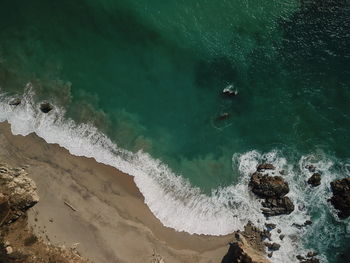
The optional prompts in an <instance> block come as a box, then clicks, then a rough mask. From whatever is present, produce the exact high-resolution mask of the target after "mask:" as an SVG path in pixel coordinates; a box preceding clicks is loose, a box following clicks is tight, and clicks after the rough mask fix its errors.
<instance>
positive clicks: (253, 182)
mask: <svg viewBox="0 0 350 263" xmlns="http://www.w3.org/2000/svg"><path fill="white" fill-rule="evenodd" d="M249 186H250V187H251V189H252V192H253V193H254V194H256V195H257V196H258V197H261V198H269V197H282V196H284V195H286V194H287V193H288V192H289V186H288V183H286V182H285V181H284V180H283V178H282V177H281V176H268V175H263V174H261V173H257V172H256V173H254V174H252V176H251V178H250V182H249Z"/></svg>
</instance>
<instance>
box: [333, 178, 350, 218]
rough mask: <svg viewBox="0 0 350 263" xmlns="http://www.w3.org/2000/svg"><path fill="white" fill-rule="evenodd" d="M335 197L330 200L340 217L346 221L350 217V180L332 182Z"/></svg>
mask: <svg viewBox="0 0 350 263" xmlns="http://www.w3.org/2000/svg"><path fill="white" fill-rule="evenodd" d="M331 189H332V192H333V196H332V198H331V199H330V201H331V203H332V205H333V206H334V208H336V209H337V210H338V216H339V217H340V218H341V219H345V218H347V217H349V216H350V178H345V179H341V180H335V181H333V182H331Z"/></svg>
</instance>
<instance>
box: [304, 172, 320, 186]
mask: <svg viewBox="0 0 350 263" xmlns="http://www.w3.org/2000/svg"><path fill="white" fill-rule="evenodd" d="M307 183H308V184H309V185H311V186H313V187H315V186H319V185H320V184H321V174H319V173H314V174H313V175H312V176H311V177H310V178H309V180H307Z"/></svg>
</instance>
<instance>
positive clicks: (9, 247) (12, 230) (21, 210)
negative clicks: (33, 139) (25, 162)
mask: <svg viewBox="0 0 350 263" xmlns="http://www.w3.org/2000/svg"><path fill="white" fill-rule="evenodd" d="M38 201H39V197H38V194H37V192H36V185H35V183H34V181H33V180H31V179H30V178H29V177H28V176H27V173H26V172H25V170H24V169H22V168H11V167H9V166H7V165H4V164H0V262H6V263H20V262H25V263H47V262H57V263H58V262H59V263H89V261H87V260H85V259H83V258H81V257H80V256H79V255H78V254H77V252H76V251H74V250H68V249H66V248H63V247H57V246H53V245H50V244H46V243H44V242H43V241H42V240H41V239H39V238H37V237H36V236H35V235H34V234H33V232H32V230H31V229H29V228H28V227H27V216H26V212H27V210H28V209H29V208H30V207H32V206H33V205H35V204H36V203H37V202H38Z"/></svg>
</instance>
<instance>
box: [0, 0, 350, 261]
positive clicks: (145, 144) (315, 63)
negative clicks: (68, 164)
mask: <svg viewBox="0 0 350 263" xmlns="http://www.w3.org/2000/svg"><path fill="white" fill-rule="evenodd" d="M349 10H350V9H349V6H348V3H347V2H346V1H335V0H334V1H322V3H317V2H315V3H313V1H309V2H308V3H306V4H301V3H300V2H298V1H295V0H284V1H265V2H263V3H256V2H254V1H248V0H240V1H209V0H192V1H173V2H172V3H166V4H165V3H164V1H156V0H154V1H147V3H146V1H141V0H137V1H128V0H119V1H107V0H103V1H102V0H100V1H89V0H78V1H74V2H72V1H60V2H59V3H54V2H52V1H44V0H35V1H31V2H23V1H17V0H12V1H1V8H0V29H1V30H0V39H1V42H0V55H1V56H0V59H1V60H0V87H1V89H2V91H5V92H7V95H11V96H15V94H22V93H23V89H24V86H25V85H26V84H27V83H29V82H31V83H32V85H31V90H30V92H27V93H26V94H27V95H26V98H27V101H28V103H29V104H32V103H33V101H36V102H39V101H42V100H48V101H50V102H52V103H54V104H55V105H57V107H59V108H60V109H61V107H62V108H64V110H57V111H56V112H55V114H58V116H60V117H59V118H58V119H59V121H57V119H55V118H57V117H55V118H54V117H53V115H52V116H51V117H50V118H51V119H50V120H47V117H45V116H42V115H41V114H40V113H37V112H36V110H35V107H34V108H32V107H31V106H30V107H24V108H19V109H17V111H16V110H15V114H17V115H16V116H22V117H21V118H25V119H30V120H32V118H33V116H34V119H36V121H33V122H28V125H29V126H30V128H28V127H27V126H26V127H25V125H24V124H23V123H22V124H21V125H19V121H18V120H19V119H21V118H19V117H14V115H12V113H11V112H12V109H9V108H8V107H5V106H3V108H2V109H3V112H4V114H3V115H2V119H3V120H5V119H7V120H12V123H13V127H17V132H18V133H26V132H31V131H35V132H37V133H40V135H41V136H42V137H44V138H45V139H46V140H47V141H49V142H58V141H59V142H61V145H63V146H65V147H67V148H70V149H71V151H72V152H73V153H75V154H80V155H89V156H94V157H95V158H97V159H99V160H100V161H102V162H106V163H108V164H111V165H114V166H117V167H118V168H119V169H125V171H127V172H129V173H131V174H133V175H135V174H139V176H138V177H137V176H136V177H135V178H136V181H137V180H139V181H138V182H139V183H138V186H139V188H140V189H141V191H142V192H143V194H144V195H145V196H146V202H147V204H148V205H149V206H150V208H151V210H152V211H153V212H154V213H155V214H156V216H157V217H158V218H160V219H161V221H162V222H163V223H164V224H166V225H169V226H171V227H174V228H176V229H178V230H184V231H188V232H193V233H207V234H224V233H227V232H229V231H231V230H233V229H234V228H235V227H238V226H240V227H241V226H242V224H243V223H244V222H246V220H248V219H249V217H252V215H254V216H255V215H256V216H257V217H259V216H258V210H259V206H258V203H257V202H256V200H254V202H255V203H254V204H252V203H251V202H253V201H251V198H252V197H251V196H249V195H248V194H247V193H245V190H246V188H244V186H243V184H244V183H245V182H246V180H247V178H249V173H250V172H251V169H253V168H254V165H256V162H257V161H261V160H265V159H266V158H267V159H268V158H269V157H266V156H270V155H271V156H274V157H273V158H272V161H274V162H276V163H277V164H279V163H281V165H280V167H281V169H282V168H283V169H287V170H288V171H289V173H290V174H289V177H288V180H289V182H290V184H291V185H293V187H292V192H291V196H292V197H294V200H295V201H296V202H297V203H298V202H300V204H301V205H302V206H306V207H307V209H297V211H296V212H295V213H293V214H292V215H291V216H290V217H286V219H281V221H285V222H282V223H281V224H282V225H283V224H285V226H286V227H287V226H288V227H290V225H291V223H290V222H292V221H293V220H294V221H295V220H300V221H301V220H304V219H306V218H309V217H310V216H311V218H312V220H313V221H314V222H315V223H314V225H313V227H312V228H311V229H310V230H308V231H306V232H305V233H299V232H297V234H302V236H303V237H304V241H303V243H304V244H305V246H306V247H309V248H313V249H318V250H321V251H325V253H324V254H325V257H326V256H327V255H332V254H334V253H333V251H334V249H335V250H336V251H337V252H339V253H340V252H341V251H342V250H344V249H345V247H344V245H342V244H343V243H344V242H345V241H346V240H349V234H348V231H349V230H348V223H347V222H340V221H339V220H337V219H336V217H335V216H334V211H332V210H331V207H329V205H328V204H327V202H326V199H325V198H324V196H327V195H329V184H328V185H327V183H329V181H330V180H331V179H334V178H339V177H344V176H348V175H349V169H348V158H349V153H350V150H349V147H348V145H347V144H348V142H349V139H350V138H349V137H350V133H349V130H350V110H349V107H348V105H349V102H350V90H349V84H350V74H349V68H350V48H349V47H350V26H349V24H350V13H349ZM229 85H232V86H233V87H234V88H235V89H237V90H238V96H236V97H233V98H226V97H224V96H222V94H221V92H222V90H223V89H224V88H225V87H227V86H229ZM33 93H35V95H32V94H33ZM4 100H5V99H4ZM63 112H64V116H65V119H68V118H72V119H73V120H74V121H75V123H77V124H79V123H90V124H91V125H92V126H95V127H97V128H98V129H99V131H101V132H103V133H105V134H106V135H107V136H108V137H109V138H110V139H111V141H109V140H107V141H108V143H107V142H106V141H105V140H104V139H103V140H102V139H100V135H99V133H93V135H91V132H90V129H92V128H91V127H90V126H88V127H87V126H84V127H83V128H81V127H80V128H77V127H76V126H75V124H74V125H73V124H71V123H68V124H67V122H66V121H65V120H64V119H61V116H62V114H63ZM224 113H228V114H229V118H228V119H225V120H219V119H218V117H219V116H220V115H221V114H224ZM23 116H26V117H23ZM43 120H45V121H47V123H50V124H52V125H54V127H55V129H56V130H55V132H53V129H51V128H49V125H44V124H43V123H42V121H43ZM10 122H11V121H10ZM32 123H35V125H33V124H32ZM16 125H17V126H16ZM59 127H65V128H62V130H64V132H58V130H59V129H60V128H59ZM72 129H73V130H74V129H75V131H77V130H78V131H79V132H72ZM84 134H86V135H89V136H88V137H89V140H87V141H88V143H89V145H92V146H91V147H92V148H93V147H95V150H92V149H91V147H90V148H88V147H87V148H84V147H82V146H81V145H82V144H81V143H76V141H75V140H77V139H74V138H78V137H79V136H80V137H81V136H84ZM96 134H97V135H96ZM63 135H64V136H66V137H67V136H70V137H71V139H70V140H69V142H65V141H64V140H63V139H60V138H59V136H63ZM80 137H79V138H80ZM83 140H84V139H79V140H78V141H79V142H81V141H83ZM101 141H103V143H101ZM113 143H114V144H113ZM115 143H116V144H117V145H118V147H116V146H115ZM96 145H100V146H101V145H102V146H101V147H102V148H103V147H106V145H108V147H107V148H108V150H110V149H112V153H113V154H115V155H117V156H119V155H122V157H120V158H121V159H120V160H119V159H118V158H119V157H113V156H112V155H111V156H109V153H108V154H107V153H105V154H102V152H103V153H104V150H101V151H99V150H97V149H99V148H98V147H96ZM100 146H99V147H100ZM74 147H75V148H74ZM79 147H80V148H84V149H86V152H84V151H82V150H80V151H79V150H78V149H79ZM121 149H126V150H128V152H125V151H123V150H121ZM139 150H142V151H143V152H145V153H149V154H150V155H151V156H152V158H151V157H150V156H148V155H147V154H144V155H143V154H142V153H140V152H138V151H139ZM129 151H130V152H129ZM255 151H257V152H260V153H266V154H265V155H261V154H260V153H259V154H258V153H257V152H255ZM97 153H99V154H100V156H99V157H96V156H95V155H97ZM132 153H134V155H133V154H132ZM102 155H103V156H102ZM107 156H108V157H107ZM155 158H157V159H159V160H161V162H162V163H158V162H157V161H155ZM305 158H306V159H307V161H304V160H305ZM125 160H126V161H125ZM124 162H125V163H124ZM303 162H305V163H310V162H311V163H317V164H318V166H319V169H320V170H321V171H322V172H323V176H324V178H325V179H324V180H323V181H324V182H323V184H322V187H320V188H319V189H317V190H313V191H314V194H312V193H313V192H310V189H309V188H307V187H306V186H305V183H304V182H305V180H304V179H305V177H308V176H309V174H307V172H306V171H305V169H303V165H301V163H303ZM126 163H128V164H131V165H130V166H129V165H127V164H126ZM117 164H118V165H119V166H118V165H117ZM303 164H304V163H303ZM162 165H167V166H166V167H163V166H162ZM247 165H248V166H253V167H249V168H244V167H246V166H247ZM242 167H243V168H242ZM173 173H175V174H178V175H180V176H181V177H180V178H183V179H186V180H189V181H188V182H189V183H190V184H189V183H188V182H187V181H182V180H183V179H174V178H177V177H175V174H173ZM147 180H149V181H147ZM155 185H156V186H157V187H160V188H157V187H156V186H155ZM196 187H198V188H196ZM155 189H158V191H159V193H161V192H162V193H164V194H165V195H166V197H167V200H168V202H169V204H171V206H174V207H172V208H168V210H166V209H164V207H162V204H159V203H157V198H156V197H155V194H156V191H155ZM151 192H152V194H151ZM203 194H206V195H203ZM314 196H317V200H315V197H314ZM147 200H148V201H147ZM189 200H191V201H189ZM232 203H233V204H232ZM310 204H315V205H314V206H310ZM232 206H233V207H234V208H232ZM169 207H170V205H169ZM178 207H182V209H183V210H182V212H181V216H180V215H179V216H178V219H176V220H178V221H176V220H175V219H171V217H172V216H171V215H176V214H178V210H177V208H178ZM230 209H233V210H232V211H233V212H232V211H231V210H230ZM244 210H246V214H244V212H242V211H244ZM197 212H198V213H200V214H201V215H202V216H203V224H202V225H201V226H195V225H194V222H192V223H191V222H187V221H191V218H193V219H194V220H195V219H196V217H197V216H198V214H196V213H197ZM238 212H239V213H243V214H240V217H241V218H240V219H235V216H237V213H238ZM175 217H176V216H175ZM219 217H221V219H220V220H219V219H218V218H219ZM172 220H175V221H176V222H175V221H172ZM183 220H185V221H183ZM186 220H187V221H186ZM205 220H207V221H205ZM218 220H219V221H220V222H218ZM261 220H262V221H263V220H264V219H263V218H262V219H261ZM288 220H289V221H288ZM231 221H233V222H231ZM215 222H216V223H215ZM213 224H218V225H220V226H221V227H214V226H213ZM288 231H289V230H288ZM295 231H297V230H293V229H291V230H290V234H291V235H292V234H295ZM334 233H337V234H334ZM319 236H322V237H323V238H322V239H320V238H319ZM291 240H292V239H291ZM320 240H322V242H320ZM287 241H288V240H287ZM287 241H286V242H287ZM288 242H289V241H288ZM288 242H287V243H288ZM290 243H292V241H290ZM285 246H286V248H285V249H284V248H283V247H282V249H281V250H282V252H281V255H282V256H283V255H284V254H283V253H285V254H288V251H289V250H288V249H290V248H289V247H291V246H292V245H290V244H289V243H288V245H285ZM291 249H292V248H291ZM293 249H294V247H293ZM276 254H277V253H276ZM282 256H281V257H282ZM278 257H279V256H278V255H276V259H275V260H278ZM282 258H283V257H282ZM334 260H335V259H334V257H329V261H330V262H334Z"/></svg>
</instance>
